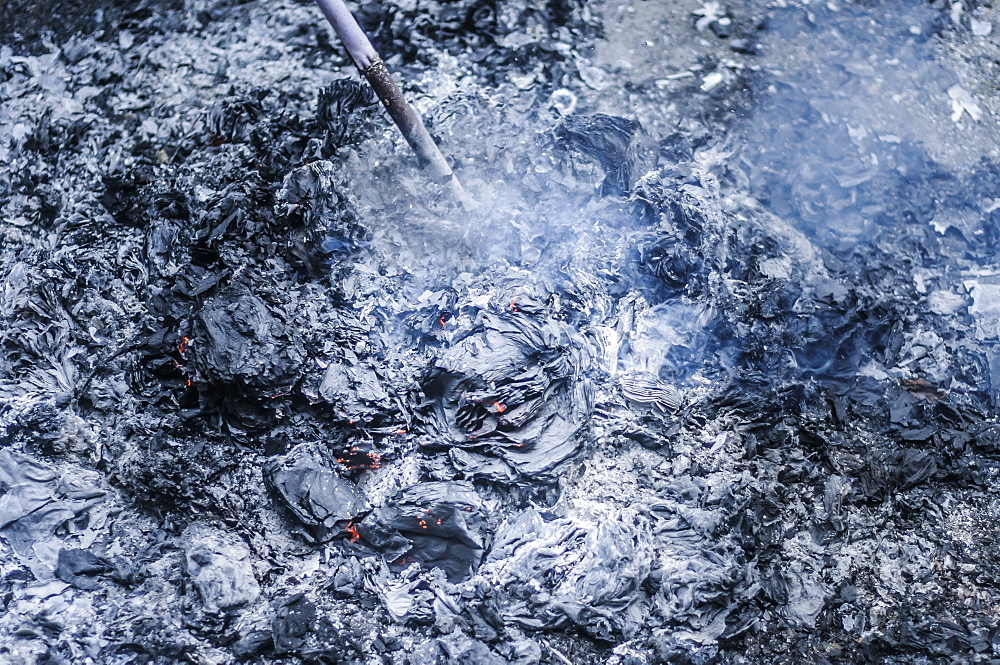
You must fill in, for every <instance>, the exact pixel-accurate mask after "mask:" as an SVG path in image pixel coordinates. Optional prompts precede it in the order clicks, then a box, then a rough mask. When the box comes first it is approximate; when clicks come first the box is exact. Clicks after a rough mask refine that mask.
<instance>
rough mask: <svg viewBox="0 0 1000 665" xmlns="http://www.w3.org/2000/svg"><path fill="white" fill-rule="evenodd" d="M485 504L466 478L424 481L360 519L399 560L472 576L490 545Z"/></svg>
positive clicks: (364, 534)
mask: <svg viewBox="0 0 1000 665" xmlns="http://www.w3.org/2000/svg"><path fill="white" fill-rule="evenodd" d="M483 510H484V506H483V502H482V500H481V499H480V498H479V494H478V493H477V492H476V491H475V489H474V488H473V486H472V484H470V483H467V482H429V483H420V484H418V485H414V486H413V487H409V488H407V489H406V490H404V491H403V492H402V493H401V494H400V495H399V496H398V497H396V499H395V500H394V501H393V502H392V503H390V504H388V505H386V506H385V507H383V508H381V509H380V510H379V511H378V513H377V515H375V516H374V517H373V518H370V519H366V520H365V521H364V522H362V523H361V524H359V525H358V533H359V534H360V535H361V538H362V539H363V540H364V541H365V542H366V543H368V544H370V545H372V546H373V547H375V548H376V549H379V550H381V551H382V552H383V553H384V556H385V558H386V560H387V561H388V562H389V563H392V564H394V565H396V566H406V565H408V564H411V563H420V564H422V565H424V566H425V567H429V568H440V569H441V570H443V571H444V572H445V574H446V575H447V576H448V579H449V580H450V581H452V582H459V581H462V580H465V579H468V578H469V576H470V575H471V574H472V572H473V571H474V570H475V569H476V567H478V565H479V561H480V559H481V558H482V555H483V550H484V547H485V543H484V536H485V533H484V531H485V526H486V525H485V520H484V514H483Z"/></svg>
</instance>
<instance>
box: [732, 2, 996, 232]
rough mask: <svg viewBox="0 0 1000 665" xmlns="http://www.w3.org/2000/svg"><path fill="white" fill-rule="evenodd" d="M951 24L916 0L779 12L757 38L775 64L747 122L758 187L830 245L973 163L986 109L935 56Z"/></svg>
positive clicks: (761, 78) (752, 175)
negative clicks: (936, 177)
mask: <svg viewBox="0 0 1000 665" xmlns="http://www.w3.org/2000/svg"><path fill="white" fill-rule="evenodd" d="M947 21H948V15H947V14H946V13H943V12H940V11H938V10H935V9H933V8H932V7H931V6H930V4H928V3H926V2H916V1H910V0H906V1H903V2H892V3H883V2H866V3H823V4H820V3H814V4H809V5H807V6H803V7H788V8H784V9H776V10H775V11H774V12H773V13H772V15H771V17H770V20H769V23H768V30H767V31H766V32H765V34H764V36H763V39H762V42H761V48H762V49H763V51H764V52H765V53H766V54H767V56H768V58H769V60H770V61H771V62H774V63H775V64H774V66H772V67H770V68H768V69H767V70H766V71H763V72H761V73H759V74H758V75H757V77H756V80H755V81H754V83H753V85H754V86H756V103H755V107H754V110H753V112H752V113H751V114H750V115H749V117H748V118H747V119H746V121H745V123H744V124H743V126H742V127H740V131H741V132H742V134H743V136H744V137H745V141H746V143H745V148H744V149H743V151H742V152H741V155H740V160H741V162H742V169H743V171H744V172H745V173H746V175H747V178H748V180H749V186H750V189H751V192H752V193H753V194H754V195H755V196H756V197H758V198H759V199H760V200H761V201H763V202H764V203H765V204H766V205H767V206H768V207H769V208H770V209H771V210H772V211H773V212H775V213H776V214H778V215H779V216H781V217H783V218H786V219H789V220H793V221H794V222H795V224H796V225H797V226H798V227H799V228H800V229H802V230H803V231H804V232H805V233H807V234H808V235H809V236H810V237H811V238H812V239H813V240H814V241H815V242H817V243H819V244H820V245H821V246H824V247H827V248H834V247H836V246H838V245H839V244H841V243H849V244H850V243H853V242H856V241H858V240H860V239H863V238H864V237H866V236H867V235H868V233H869V232H870V231H871V227H872V225H873V224H875V223H878V222H879V221H880V218H882V217H884V216H885V214H886V213H887V212H888V211H889V210H890V206H891V200H892V197H891V196H888V193H889V192H893V191H896V190H899V189H900V188H901V187H904V186H905V185H906V184H907V183H912V182H914V181H919V180H926V179H927V178H928V177H929V175H930V174H931V173H932V172H934V171H936V170H938V169H939V168H940V165H947V166H950V167H956V166H962V165H967V164H974V163H975V162H976V161H977V159H978V158H979V157H980V156H982V149H983V148H981V147H979V146H975V145H970V143H973V141H970V140H969V138H970V135H969V132H972V131H974V129H975V127H974V125H975V123H976V121H977V120H979V119H980V118H981V111H980V109H979V108H978V107H977V106H976V105H975V102H974V101H972V98H971V96H970V95H969V93H968V92H967V91H966V90H965V89H964V88H963V87H962V86H961V82H960V80H959V77H958V75H957V74H956V73H955V72H954V71H952V68H951V67H950V66H949V63H948V62H947V59H946V57H945V56H943V55H942V54H941V53H939V48H938V45H937V44H936V39H935V35H937V34H938V33H939V32H940V31H941V29H942V28H943V27H944V25H945V24H946V22H947ZM963 139H964V140H963ZM958 146H961V149H959V147H958ZM883 221H888V222H889V223H894V222H895V221H897V220H883Z"/></svg>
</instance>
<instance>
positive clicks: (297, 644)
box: [271, 593, 316, 655]
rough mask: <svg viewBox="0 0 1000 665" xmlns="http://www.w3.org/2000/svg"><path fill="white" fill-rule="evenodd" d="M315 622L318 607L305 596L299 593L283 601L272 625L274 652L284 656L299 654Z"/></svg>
mask: <svg viewBox="0 0 1000 665" xmlns="http://www.w3.org/2000/svg"><path fill="white" fill-rule="evenodd" d="M315 620H316V605H315V604H314V603H312V602H311V601H310V600H309V599H308V598H306V596H305V594H303V593H297V594H295V595H294V596H291V597H290V598H286V599H285V600H283V601H282V602H281V604H280V605H279V606H278V610H277V611H276V612H275V615H274V621H273V623H272V624H271V638H272V640H273V642H274V652H275V653H276V654H282V655H283V654H291V653H296V652H298V651H299V649H300V648H301V647H302V644H303V643H304V642H305V639H306V636H307V635H308V634H309V631H310V630H312V627H313V622H314V621H315Z"/></svg>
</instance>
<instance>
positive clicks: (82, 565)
mask: <svg viewBox="0 0 1000 665" xmlns="http://www.w3.org/2000/svg"><path fill="white" fill-rule="evenodd" d="M113 569H114V566H112V564H111V563H110V562H109V561H108V560H107V559H105V558H103V557H99V556H97V555H96V554H94V553H93V552H91V551H89V550H79V549H74V550H67V549H62V550H59V558H58V559H57V560H56V568H55V576H56V577H58V578H59V579H61V580H62V581H64V582H68V583H69V584H71V585H72V586H74V587H76V588H77V589H96V588H97V587H98V586H100V582H99V581H98V578H99V577H100V576H101V575H104V574H106V573H109V572H111V571H112V570H113Z"/></svg>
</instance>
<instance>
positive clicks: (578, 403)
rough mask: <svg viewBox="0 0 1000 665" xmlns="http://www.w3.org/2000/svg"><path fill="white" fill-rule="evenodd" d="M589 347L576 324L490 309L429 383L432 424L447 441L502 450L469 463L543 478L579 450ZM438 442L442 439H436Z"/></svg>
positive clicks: (446, 354)
mask: <svg viewBox="0 0 1000 665" xmlns="http://www.w3.org/2000/svg"><path fill="white" fill-rule="evenodd" d="M589 363H590V359H589V358H588V356H587V350H586V346H585V345H584V344H583V342H582V340H580V339H579V338H578V337H576V335H575V333H574V331H572V329H570V328H569V327H568V326H565V325H561V324H559V323H557V322H555V321H546V322H544V323H543V322H539V321H538V320H537V319H535V318H533V317H531V316H529V315H527V314H526V313H514V314H512V315H508V316H504V317H500V316H496V315H492V314H490V315H486V316H485V317H484V320H483V324H482V326H481V327H480V328H479V329H477V330H476V331H474V332H473V333H472V334H470V335H468V336H467V337H465V338H464V339H462V340H460V341H458V342H457V343H456V344H455V345H454V346H452V347H451V348H449V349H446V350H444V351H443V352H442V353H441V355H440V357H439V358H438V359H437V361H436V362H435V364H434V367H433V369H432V370H431V372H430V373H429V375H428V376H427V378H426V380H425V382H424V393H425V395H426V396H427V397H428V399H429V402H428V404H427V406H426V410H427V415H426V416H425V418H426V421H427V425H428V427H430V428H432V431H433V432H435V434H437V436H438V437H440V440H441V443H444V444H447V445H451V446H458V447H460V448H467V449H469V450H470V451H472V452H474V453H475V454H476V455H475V456H474V457H473V458H470V457H468V456H462V457H458V458H456V460H470V459H475V457H478V456H479V455H481V454H485V455H490V456H496V457H499V458H500V460H502V462H503V463H504V464H502V465H501V466H500V467H499V468H496V467H494V466H493V465H483V466H482V468H481V469H477V464H478V463H477V462H472V463H471V464H470V463H468V462H465V463H462V467H463V468H465V469H466V470H467V471H468V472H469V473H472V474H477V475H484V476H487V477H490V478H493V479H495V480H512V479H515V478H518V477H521V476H526V477H532V478H543V477H547V476H550V475H551V474H552V473H553V472H554V471H555V470H556V469H557V467H558V466H559V465H560V464H562V463H563V462H565V461H566V460H568V459H569V458H570V457H572V456H573V455H575V454H576V453H577V452H578V450H579V448H580V446H581V445H582V443H583V441H582V439H581V438H580V437H579V436H578V432H579V430H580V429H581V427H583V425H584V424H585V423H586V422H587V419H588V418H589V416H590V410H591V404H592V396H591V393H590V391H591V386H590V381H589V378H588V376H587V373H588V370H589ZM435 445H440V444H438V443H435Z"/></svg>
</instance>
